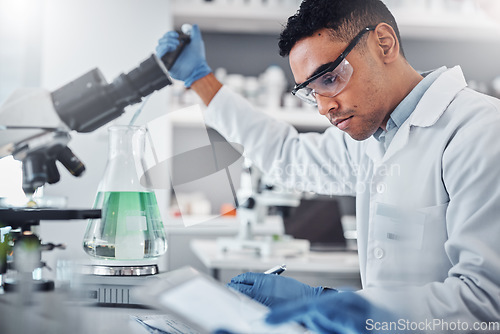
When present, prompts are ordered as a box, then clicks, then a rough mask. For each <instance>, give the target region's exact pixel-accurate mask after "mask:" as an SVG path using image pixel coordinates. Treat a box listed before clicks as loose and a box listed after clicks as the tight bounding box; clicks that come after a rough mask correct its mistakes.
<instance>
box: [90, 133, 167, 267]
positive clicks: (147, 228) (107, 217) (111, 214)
mask: <svg viewBox="0 0 500 334" xmlns="http://www.w3.org/2000/svg"><path fill="white" fill-rule="evenodd" d="M146 132H147V130H146V128H145V127H141V126H112V127H110V128H109V158H108V163H107V166H106V171H105V173H104V178H103V179H102V181H101V183H100V185H99V189H98V192H97V196H96V200H95V203H94V208H98V209H102V218H101V219H92V220H90V221H89V224H88V226H87V231H86V233H85V237H84V240H83V248H84V249H85V252H87V254H89V255H91V256H93V257H96V258H101V259H115V260H142V259H152V258H155V257H158V256H160V255H162V254H163V253H165V251H166V250H167V239H166V235H165V230H164V227H163V223H162V220H161V217H160V211H159V209H158V204H157V202H156V196H155V193H154V191H153V190H151V189H149V188H147V187H145V186H143V185H141V183H140V181H139V180H140V178H141V176H142V175H143V174H144V171H145V170H144V169H145V161H144V151H145V147H146V140H145V138H146Z"/></svg>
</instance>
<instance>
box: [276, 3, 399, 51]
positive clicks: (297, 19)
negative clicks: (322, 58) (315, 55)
mask: <svg viewBox="0 0 500 334" xmlns="http://www.w3.org/2000/svg"><path fill="white" fill-rule="evenodd" d="M381 22H385V23H387V24H389V25H390V26H391V27H392V28H393V29H394V31H395V32H396V35H397V38H398V41H399V45H400V53H401V54H402V55H403V57H404V52H403V47H402V44H401V37H400V34H399V28H398V26H397V24H396V20H395V19H394V16H393V15H392V14H391V12H390V11H389V9H387V7H386V6H385V4H384V3H383V2H382V1H380V0H304V1H303V2H302V3H301V5H300V8H299V10H298V11H297V13H296V14H295V15H293V16H291V17H289V18H288V22H287V24H286V26H285V28H284V29H283V31H282V32H281V35H280V40H279V43H278V46H279V49H280V55H281V56H282V57H285V56H288V55H289V54H290V51H291V49H292V48H293V46H294V45H295V44H296V43H297V42H298V41H299V40H301V39H302V38H305V37H310V36H312V35H313V34H314V33H315V32H316V31H318V30H319V29H322V28H327V29H330V31H331V34H332V38H335V39H338V40H340V41H343V42H350V41H351V40H352V39H353V38H354V37H355V36H356V35H357V34H358V33H359V32H360V31H361V30H362V29H363V28H366V27H368V26H375V25H377V24H379V23H381Z"/></svg>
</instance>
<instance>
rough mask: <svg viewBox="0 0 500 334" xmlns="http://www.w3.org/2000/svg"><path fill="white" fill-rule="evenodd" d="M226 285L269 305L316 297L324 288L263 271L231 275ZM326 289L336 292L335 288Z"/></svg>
mask: <svg viewBox="0 0 500 334" xmlns="http://www.w3.org/2000/svg"><path fill="white" fill-rule="evenodd" d="M227 286H229V287H230V288H233V289H235V290H238V291H240V292H242V293H244V294H246V295H248V296H249V297H251V298H253V299H255V300H257V301H259V302H261V303H262V304H264V305H267V306H269V307H273V306H275V305H278V304H282V303H284V302H287V301H290V300H298V299H308V298H312V297H317V296H319V295H321V293H322V292H323V291H324V290H325V289H324V288H322V287H312V286H309V285H307V284H304V283H301V282H299V281H297V280H295V279H293V278H291V277H284V276H279V275H269V274H263V273H245V274H241V275H238V276H236V277H233V278H232V279H231V282H230V283H228V284H227ZM326 291H328V292H330V291H331V292H336V290H326ZM326 291H325V292H326Z"/></svg>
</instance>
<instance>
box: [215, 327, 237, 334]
mask: <svg viewBox="0 0 500 334" xmlns="http://www.w3.org/2000/svg"><path fill="white" fill-rule="evenodd" d="M213 334H233V332H230V331H228V330H226V329H223V328H220V329H217V330H216V331H215V332H214V333H213Z"/></svg>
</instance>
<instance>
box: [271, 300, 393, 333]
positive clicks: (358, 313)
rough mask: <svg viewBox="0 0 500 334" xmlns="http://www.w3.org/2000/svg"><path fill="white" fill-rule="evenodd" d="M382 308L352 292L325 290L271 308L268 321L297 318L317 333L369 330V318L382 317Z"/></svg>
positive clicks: (275, 322) (274, 321) (296, 319)
mask: <svg viewBox="0 0 500 334" xmlns="http://www.w3.org/2000/svg"><path fill="white" fill-rule="evenodd" d="M381 311H382V310H378V309H376V308H375V307H374V306H372V305H371V304H370V303H369V302H368V301H367V300H366V299H364V298H362V297H361V296H359V295H358V294H356V293H353V292H341V293H337V294H325V295H322V296H320V297H318V298H312V299H308V300H302V301H298V302H289V303H287V304H283V305H280V306H278V307H275V308H273V309H272V310H271V312H270V313H269V314H268V316H267V318H266V321H267V322H269V323H273V324H277V323H281V322H286V321H292V320H293V321H297V322H300V323H302V324H303V325H305V326H306V327H307V328H309V329H311V330H313V331H315V332H318V333H357V334H359V333H367V329H366V327H365V324H366V320H367V319H369V318H370V319H372V318H378V319H380V315H384V317H385V318H384V319H385V320H387V319H388V318H387V316H386V315H385V314H384V313H381Z"/></svg>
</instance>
